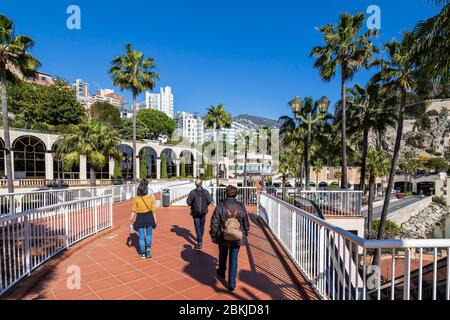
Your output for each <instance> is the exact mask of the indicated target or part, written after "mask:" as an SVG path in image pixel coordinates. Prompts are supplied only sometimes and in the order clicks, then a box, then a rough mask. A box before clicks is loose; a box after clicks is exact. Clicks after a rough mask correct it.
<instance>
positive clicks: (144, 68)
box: [109, 44, 159, 181]
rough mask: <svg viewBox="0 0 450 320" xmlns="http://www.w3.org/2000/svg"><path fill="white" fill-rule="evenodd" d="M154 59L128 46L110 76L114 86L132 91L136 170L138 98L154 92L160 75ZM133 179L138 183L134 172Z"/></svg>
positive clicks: (115, 60)
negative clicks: (151, 91)
mask: <svg viewBox="0 0 450 320" xmlns="http://www.w3.org/2000/svg"><path fill="white" fill-rule="evenodd" d="M155 68H156V66H155V63H154V61H153V58H145V57H144V53H142V52H140V51H136V50H133V48H132V47H131V44H127V45H126V52H125V53H124V54H122V55H120V56H117V57H115V58H114V59H113V60H112V62H111V68H110V69H109V74H110V75H111V77H112V79H113V82H114V85H115V86H117V87H119V88H120V90H122V91H123V90H130V91H131V93H132V94H133V102H132V104H133V166H132V167H133V168H136V159H137V155H136V151H137V148H136V143H137V142H136V97H137V96H138V95H139V94H141V93H142V92H144V91H146V90H153V89H154V87H155V80H159V75H158V73H156V72H155V71H154V70H155ZM133 171H134V172H133V179H134V181H137V176H136V172H137V170H136V169H134V170H133Z"/></svg>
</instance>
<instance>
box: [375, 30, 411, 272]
mask: <svg viewBox="0 0 450 320" xmlns="http://www.w3.org/2000/svg"><path fill="white" fill-rule="evenodd" d="M384 46H385V48H386V49H387V55H388V57H389V59H388V60H379V61H377V62H376V65H379V66H380V67H381V70H380V72H379V73H377V74H376V75H375V76H374V77H373V79H372V80H373V81H374V82H379V83H381V85H382V87H381V91H382V93H383V92H395V93H398V94H399V95H400V109H399V113H398V120H397V133H396V138H395V146H394V154H393V156H392V164H391V171H390V174H389V182H388V186H387V189H386V195H385V199H384V205H383V210H382V213H381V219H380V229H379V230H378V236H377V238H378V239H383V237H384V231H385V230H384V229H385V224H386V219H387V213H388V210H389V203H390V200H391V192H392V189H393V187H394V180H395V174H396V170H397V166H398V162H399V155H400V147H401V142H402V137H403V120H404V113H405V107H406V98H407V94H408V92H409V91H411V90H413V89H414V87H415V72H416V65H415V60H414V53H413V46H414V38H413V37H412V36H411V34H410V33H408V32H405V33H404V34H403V40H402V41H401V42H397V41H396V40H393V41H392V42H389V43H385V44H384ZM378 252H379V251H377V252H376V254H375V255H374V262H373V263H374V264H376V265H378V264H379V254H378Z"/></svg>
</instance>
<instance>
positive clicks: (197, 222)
mask: <svg viewBox="0 0 450 320" xmlns="http://www.w3.org/2000/svg"><path fill="white" fill-rule="evenodd" d="M205 222H206V216H204V217H202V218H197V217H194V226H195V233H196V234H197V242H198V243H203V235H204V234H205Z"/></svg>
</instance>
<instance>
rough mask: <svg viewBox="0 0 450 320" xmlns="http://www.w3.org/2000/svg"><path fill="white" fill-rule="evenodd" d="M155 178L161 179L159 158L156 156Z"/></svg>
mask: <svg viewBox="0 0 450 320" xmlns="http://www.w3.org/2000/svg"><path fill="white" fill-rule="evenodd" d="M156 179H158V180H160V179H161V158H156Z"/></svg>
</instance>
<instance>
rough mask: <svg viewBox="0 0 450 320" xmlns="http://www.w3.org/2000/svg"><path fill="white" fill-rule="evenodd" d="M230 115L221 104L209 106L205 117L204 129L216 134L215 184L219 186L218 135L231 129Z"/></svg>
mask: <svg viewBox="0 0 450 320" xmlns="http://www.w3.org/2000/svg"><path fill="white" fill-rule="evenodd" d="M231 124H232V119H231V114H230V113H229V112H227V111H225V107H224V105H223V104H219V105H217V106H211V107H209V108H208V112H207V114H206V116H205V127H206V128H208V129H213V130H215V132H216V143H217V145H216V150H215V153H216V183H217V186H218V185H219V140H220V139H219V134H220V130H221V129H223V128H231Z"/></svg>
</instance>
